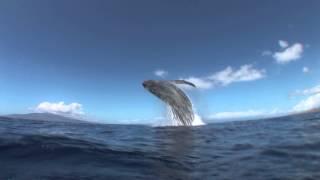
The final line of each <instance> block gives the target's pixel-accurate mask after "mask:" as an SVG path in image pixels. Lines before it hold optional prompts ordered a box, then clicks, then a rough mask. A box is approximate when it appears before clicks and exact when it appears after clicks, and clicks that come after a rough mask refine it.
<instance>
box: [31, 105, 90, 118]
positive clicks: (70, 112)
mask: <svg viewBox="0 0 320 180" xmlns="http://www.w3.org/2000/svg"><path fill="white" fill-rule="evenodd" d="M34 110H35V111H36V112H41V113H53V114H60V115H67V116H78V115H83V114H84V112H83V109H82V104H79V103H75V102H74V103H70V104H65V103H64V102H57V103H54V102H42V103H40V104H39V105H38V106H37V107H36V108H35V109H34Z"/></svg>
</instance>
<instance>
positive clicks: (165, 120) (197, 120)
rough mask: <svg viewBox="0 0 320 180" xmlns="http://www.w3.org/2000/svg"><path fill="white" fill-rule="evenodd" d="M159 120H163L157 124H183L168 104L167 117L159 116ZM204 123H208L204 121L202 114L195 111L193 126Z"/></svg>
mask: <svg viewBox="0 0 320 180" xmlns="http://www.w3.org/2000/svg"><path fill="white" fill-rule="evenodd" d="M158 120H161V122H159V123H157V124H156V125H155V126H183V124H182V123H181V122H180V121H179V120H177V119H175V117H174V115H173V112H172V109H171V107H170V106H167V117H166V118H158ZM203 125H206V123H204V122H203V121H202V118H201V116H200V115H198V114H197V113H196V112H195V113H194V119H193V122H192V126H203Z"/></svg>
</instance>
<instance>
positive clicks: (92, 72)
mask: <svg viewBox="0 0 320 180" xmlns="http://www.w3.org/2000/svg"><path fill="white" fill-rule="evenodd" d="M319 7H320V2H319V1H317V0H308V1H300V0H299V1H298V0H290V1H289V0H283V1H276V0H270V1H264V2H262V1H253V0H252V1H251V0H245V1H241V2H240V1H239V2H238V1H178V0H176V1H172V0H170V1H169V0H168V1H166V0H161V1H158V0H155V1H150V0H138V1H129V0H120V1H119V0H108V1H81V0H79V1H76V2H75V1H62V0H57V1H48V0H37V1H36V0H30V1H9V0H8V1H1V2H0V86H1V90H0V114H10V113H28V112H33V111H41V112H43V111H50V112H58V113H69V114H70V113H71V114H72V113H75V114H82V115H85V116H89V117H94V118H97V119H101V120H102V121H105V122H112V123H117V122H120V123H121V122H126V123H127V122H129V123H130V122H133V121H137V120H139V122H142V123H144V122H150V121H152V119H153V118H154V117H159V116H162V115H163V111H164V107H163V105H162V104H161V103H160V102H159V101H158V99H156V98H155V97H153V96H152V95H151V94H149V93H148V92H146V91H145V90H144V89H143V88H142V86H141V83H142V81H143V80H146V79H177V78H183V79H188V80H190V81H193V82H194V83H196V84H197V85H198V86H199V88H198V89H197V90H187V91H188V94H189V95H190V96H191V98H192V99H193V102H194V104H195V106H196V108H197V111H198V112H199V113H200V114H201V116H203V117H212V118H221V117H229V116H244V115H262V114H273V113H282V112H291V111H292V110H301V109H303V110H307V109H310V108H315V107H317V106H318V105H320V97H318V94H315V93H316V92H317V91H318V89H317V88H319V86H318V85H320V81H319V77H320V71H319V67H320V54H319V49H320V39H319V38H320V36H319V32H320V23H319V18H320V11H319ZM156 71H160V72H161V71H163V72H165V73H159V72H158V75H162V77H160V76H157V75H156V74H155V72H156ZM319 90H320V88H319ZM59 102H64V103H59ZM71 103H73V104H71Z"/></svg>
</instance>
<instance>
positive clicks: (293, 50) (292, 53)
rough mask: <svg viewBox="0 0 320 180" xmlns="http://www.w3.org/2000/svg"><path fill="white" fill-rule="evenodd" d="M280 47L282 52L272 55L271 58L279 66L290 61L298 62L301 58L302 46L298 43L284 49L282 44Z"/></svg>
mask: <svg viewBox="0 0 320 180" xmlns="http://www.w3.org/2000/svg"><path fill="white" fill-rule="evenodd" d="M279 44H280V43H279ZM280 46H281V45H280ZM281 47H282V48H283V50H282V51H278V52H275V53H274V54H273V58H274V59H275V60H276V62H277V63H279V64H286V63H289V62H291V61H295V60H298V59H300V58H301V56H302V53H303V45H302V44H300V43H295V44H293V45H292V46H287V47H285V46H284V44H282V46H281Z"/></svg>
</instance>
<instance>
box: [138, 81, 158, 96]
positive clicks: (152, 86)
mask: <svg viewBox="0 0 320 180" xmlns="http://www.w3.org/2000/svg"><path fill="white" fill-rule="evenodd" d="M142 86H143V87H144V88H145V89H146V90H148V91H149V92H151V93H152V94H154V95H156V96H157V97H159V98H160V97H161V93H163V91H161V89H163V85H162V83H161V81H157V80H146V81H143V83H142Z"/></svg>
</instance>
